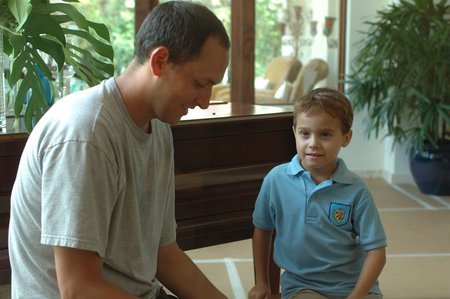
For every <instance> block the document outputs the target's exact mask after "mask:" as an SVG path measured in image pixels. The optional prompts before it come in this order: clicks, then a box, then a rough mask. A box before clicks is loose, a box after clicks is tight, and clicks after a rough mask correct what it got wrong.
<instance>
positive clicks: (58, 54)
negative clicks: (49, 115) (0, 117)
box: [5, 0, 114, 131]
mask: <svg viewBox="0 0 450 299" xmlns="http://www.w3.org/2000/svg"><path fill="white" fill-rule="evenodd" d="M63 1H64V2H67V3H50V2H49V0H31V1H24V0H20V1H19V2H20V3H19V2H18V1H16V2H15V5H16V6H15V9H16V10H15V14H16V15H18V16H20V15H24V14H23V10H22V8H23V7H24V6H22V4H21V3H30V2H31V4H32V5H33V7H32V10H31V11H29V12H28V13H27V14H26V16H27V17H26V19H24V17H22V19H21V20H24V21H23V24H22V26H21V30H20V31H18V32H12V31H9V32H8V33H7V35H6V37H5V41H6V42H5V44H6V45H7V51H8V52H7V53H9V54H12V57H11V58H12V59H11V72H10V76H9V78H8V81H9V84H10V86H14V85H18V89H17V90H18V92H17V96H16V100H15V105H14V115H15V116H16V117H19V115H20V113H21V112H22V111H23V107H24V101H25V99H27V100H28V105H27V108H26V111H25V125H26V128H27V130H28V131H31V130H32V128H33V125H34V124H35V123H36V122H37V121H38V120H39V119H40V118H41V116H42V115H43V114H44V113H45V112H46V111H47V109H48V108H49V107H48V105H47V101H46V100H45V92H44V86H43V83H42V79H41V77H40V75H39V74H38V72H37V68H39V69H40V70H41V71H42V73H41V76H42V74H43V75H44V77H45V78H46V79H48V80H49V82H53V83H55V81H54V80H56V78H52V77H59V75H57V74H55V73H52V70H51V69H50V68H49V66H48V65H47V64H46V62H45V61H44V60H43V59H42V57H41V53H44V52H45V53H47V54H48V55H49V56H50V57H51V58H52V59H53V60H54V61H55V63H56V64H57V65H58V70H62V69H63V66H64V64H65V63H66V64H71V65H73V67H74V69H75V71H76V73H77V75H78V77H79V78H81V79H82V80H84V81H86V82H87V83H88V84H89V85H94V84H97V83H99V82H100V80H103V79H105V78H107V77H109V76H112V75H113V72H114V67H113V64H112V62H113V57H114V52H113V49H112V46H111V44H110V41H109V32H108V29H107V28H106V26H105V25H103V24H98V23H95V22H91V21H87V20H86V18H85V17H84V16H83V15H82V14H81V13H80V12H79V11H78V10H77V9H76V7H74V6H73V5H71V4H69V3H70V2H73V3H76V2H78V1H76V0H63ZM73 25H76V27H73V28H71V29H67V28H65V27H66V26H73ZM71 36H75V37H77V38H76V39H74V42H78V41H80V40H85V41H87V42H88V47H89V49H85V48H82V47H78V46H74V45H72V44H71V43H70V42H67V40H71V39H69V37H71ZM71 42H72V40H71ZM51 88H52V89H54V87H51Z"/></svg>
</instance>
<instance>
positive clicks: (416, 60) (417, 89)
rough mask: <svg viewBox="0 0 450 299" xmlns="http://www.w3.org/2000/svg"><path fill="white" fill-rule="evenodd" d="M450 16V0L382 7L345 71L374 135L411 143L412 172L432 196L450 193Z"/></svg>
mask: <svg viewBox="0 0 450 299" xmlns="http://www.w3.org/2000/svg"><path fill="white" fill-rule="evenodd" d="M449 16H450V5H449V2H448V1H446V0H440V1H433V0H414V1H406V0H400V1H399V2H398V3H396V4H392V5H390V6H389V7H388V8H386V9H385V10H382V11H378V12H377V15H376V18H375V19H374V20H372V21H366V22H365V23H366V24H367V25H368V30H367V31H365V32H363V33H364V37H363V38H362V40H361V50H360V51H359V52H358V54H357V56H356V57H355V59H354V61H353V63H352V69H351V72H350V74H349V75H348V76H347V77H346V83H347V84H348V89H347V93H348V95H349V97H350V99H351V100H352V102H353V105H354V109H355V110H367V113H368V116H367V119H366V129H367V133H368V135H369V136H370V134H374V135H375V136H379V135H380V134H383V136H384V137H387V136H390V137H392V140H393V144H394V145H395V144H404V143H407V148H408V149H409V151H410V153H409V154H410V168H411V171H412V175H413V177H414V179H415V182H416V184H417V185H418V187H419V189H420V190H421V191H422V192H424V193H428V194H447V195H448V194H450V155H449V151H450V141H449V129H450V114H449V111H450V102H449V78H450V59H449V57H450V56H449V55H450V42H449V40H450V36H449V32H450V17H449ZM416 163H418V164H416ZM421 176H422V178H421ZM436 184H438V185H436Z"/></svg>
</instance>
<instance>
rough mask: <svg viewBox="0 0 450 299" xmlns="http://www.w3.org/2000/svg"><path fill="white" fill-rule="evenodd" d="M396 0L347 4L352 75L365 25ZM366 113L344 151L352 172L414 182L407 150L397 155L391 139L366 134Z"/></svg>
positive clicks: (348, 57) (398, 150)
mask: <svg viewBox="0 0 450 299" xmlns="http://www.w3.org/2000/svg"><path fill="white" fill-rule="evenodd" d="M393 2H395V0H372V1H361V0H348V3H347V34H346V36H347V37H346V39H347V40H346V58H345V60H346V67H345V72H346V73H349V71H350V69H351V62H352V60H353V59H354V57H355V56H356V54H357V52H358V48H359V45H358V44H357V43H358V41H360V40H361V37H362V34H361V33H360V31H364V30H365V29H366V28H367V27H366V25H365V24H363V22H364V21H366V20H369V19H370V18H372V17H374V16H375V14H376V12H377V10H381V9H384V8H386V7H387V6H388V5H389V4H390V3H393ZM365 117H366V113H363V112H359V113H357V114H355V119H354V122H353V138H352V142H351V143H350V145H349V146H348V147H347V148H344V149H343V150H342V151H341V157H342V158H343V159H345V161H346V163H347V165H348V166H349V168H350V169H352V170H353V171H355V172H356V173H358V174H360V175H362V176H364V177H384V178H386V179H387V180H388V181H389V182H393V183H399V182H412V181H413V179H412V177H411V174H410V171H409V165H408V159H407V155H406V152H405V149H404V148H401V147H396V150H395V151H394V152H393V151H392V150H391V149H392V148H391V142H390V140H389V139H387V140H382V139H381V138H378V139H376V138H375V137H374V136H372V137H371V138H370V139H369V138H368V137H367V135H366V134H365V133H364V132H363V131H364V130H363V128H364V119H365Z"/></svg>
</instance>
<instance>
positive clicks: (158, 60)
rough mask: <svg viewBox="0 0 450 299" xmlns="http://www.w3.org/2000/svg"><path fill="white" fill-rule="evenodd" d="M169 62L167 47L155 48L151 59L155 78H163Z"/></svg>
mask: <svg viewBox="0 0 450 299" xmlns="http://www.w3.org/2000/svg"><path fill="white" fill-rule="evenodd" d="M168 61H169V50H168V49H167V48H166V47H157V48H155V49H154V50H153V51H152V52H151V54H150V58H149V62H150V67H151V68H152V72H153V74H154V75H155V76H158V77H159V76H161V74H162V72H163V71H164V69H165V68H166V67H167V64H168Z"/></svg>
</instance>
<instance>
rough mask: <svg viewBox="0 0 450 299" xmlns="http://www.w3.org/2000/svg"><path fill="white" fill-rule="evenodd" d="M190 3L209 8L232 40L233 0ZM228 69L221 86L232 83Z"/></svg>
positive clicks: (162, 0)
mask: <svg viewBox="0 0 450 299" xmlns="http://www.w3.org/2000/svg"><path fill="white" fill-rule="evenodd" d="M168 1H170V0H159V3H164V2H168ZM186 1H189V2H195V3H201V4H203V5H205V6H206V7H208V8H209V9H210V10H211V11H212V12H214V14H216V16H217V17H218V18H219V20H221V21H222V23H223V25H224V27H225V29H226V30H227V33H228V36H229V37H230V38H231V0H196V1H192V0H186ZM230 81H231V80H230V78H229V72H228V69H227V71H226V72H225V75H224V77H223V80H222V82H221V84H229V82H230Z"/></svg>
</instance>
